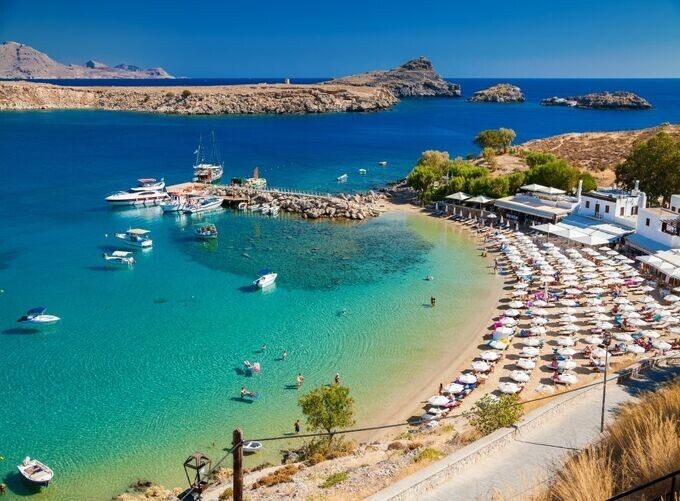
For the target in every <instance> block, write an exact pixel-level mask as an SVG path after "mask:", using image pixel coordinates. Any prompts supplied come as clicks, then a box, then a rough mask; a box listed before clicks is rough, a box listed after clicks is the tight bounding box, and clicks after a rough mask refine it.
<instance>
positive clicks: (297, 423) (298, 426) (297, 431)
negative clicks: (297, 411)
mask: <svg viewBox="0 0 680 501" xmlns="http://www.w3.org/2000/svg"><path fill="white" fill-rule="evenodd" d="M295 433H300V420H299V419H297V420H295Z"/></svg>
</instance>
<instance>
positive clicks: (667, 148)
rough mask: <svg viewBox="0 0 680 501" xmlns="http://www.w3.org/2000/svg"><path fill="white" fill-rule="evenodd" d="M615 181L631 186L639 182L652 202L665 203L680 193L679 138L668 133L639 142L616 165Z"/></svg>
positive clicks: (653, 203) (654, 203) (660, 133)
mask: <svg viewBox="0 0 680 501" xmlns="http://www.w3.org/2000/svg"><path fill="white" fill-rule="evenodd" d="M615 171H616V181H617V182H618V183H621V184H623V185H624V186H626V187H627V188H628V189H631V188H633V186H634V184H635V181H636V180H639V181H640V189H641V190H642V191H644V192H645V193H646V194H647V200H648V201H649V202H650V204H652V205H656V204H658V200H659V199H660V198H661V199H662V202H663V203H664V204H666V203H668V202H669V201H670V197H671V195H673V194H674V193H680V141H678V140H675V139H673V137H671V136H670V135H669V134H667V133H666V132H659V133H658V134H657V135H655V136H654V137H652V138H651V139H649V140H647V141H644V142H640V143H637V144H635V145H634V146H633V149H632V151H631V152H630V154H629V155H628V157H627V158H626V160H625V161H624V162H623V163H622V164H620V165H617V166H616V169H615Z"/></svg>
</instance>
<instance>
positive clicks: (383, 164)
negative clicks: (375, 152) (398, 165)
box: [378, 160, 387, 167]
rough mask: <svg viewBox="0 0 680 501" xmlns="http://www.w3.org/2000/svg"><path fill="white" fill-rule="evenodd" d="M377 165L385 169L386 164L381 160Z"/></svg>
mask: <svg viewBox="0 0 680 501" xmlns="http://www.w3.org/2000/svg"><path fill="white" fill-rule="evenodd" d="M378 165H379V166H380V167H387V162H385V161H384V160H382V161H380V162H378Z"/></svg>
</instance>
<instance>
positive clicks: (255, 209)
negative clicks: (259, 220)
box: [248, 204, 262, 212]
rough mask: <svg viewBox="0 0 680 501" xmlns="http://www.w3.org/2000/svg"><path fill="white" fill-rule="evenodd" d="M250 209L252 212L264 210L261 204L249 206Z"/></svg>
mask: <svg viewBox="0 0 680 501" xmlns="http://www.w3.org/2000/svg"><path fill="white" fill-rule="evenodd" d="M248 210H249V211H250V212H258V211H260V210H262V206H261V205H260V204H255V205H251V206H250V207H248Z"/></svg>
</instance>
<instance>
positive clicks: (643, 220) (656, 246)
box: [626, 192, 680, 254]
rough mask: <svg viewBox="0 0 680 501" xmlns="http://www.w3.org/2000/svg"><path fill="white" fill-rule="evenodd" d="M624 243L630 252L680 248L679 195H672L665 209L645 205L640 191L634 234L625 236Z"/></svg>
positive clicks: (643, 196) (645, 252) (643, 252)
mask: <svg viewBox="0 0 680 501" xmlns="http://www.w3.org/2000/svg"><path fill="white" fill-rule="evenodd" d="M673 209H675V210H673ZM626 244H627V245H628V249H629V251H630V252H631V253H632V254H655V253H657V252H662V251H668V250H671V249H680V195H673V196H672V197H671V203H670V209H666V208H663V207H647V197H646V195H645V194H644V193H642V192H641V193H640V198H639V201H638V214H637V223H636V226H635V234H634V235H630V236H629V237H627V238H626Z"/></svg>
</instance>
